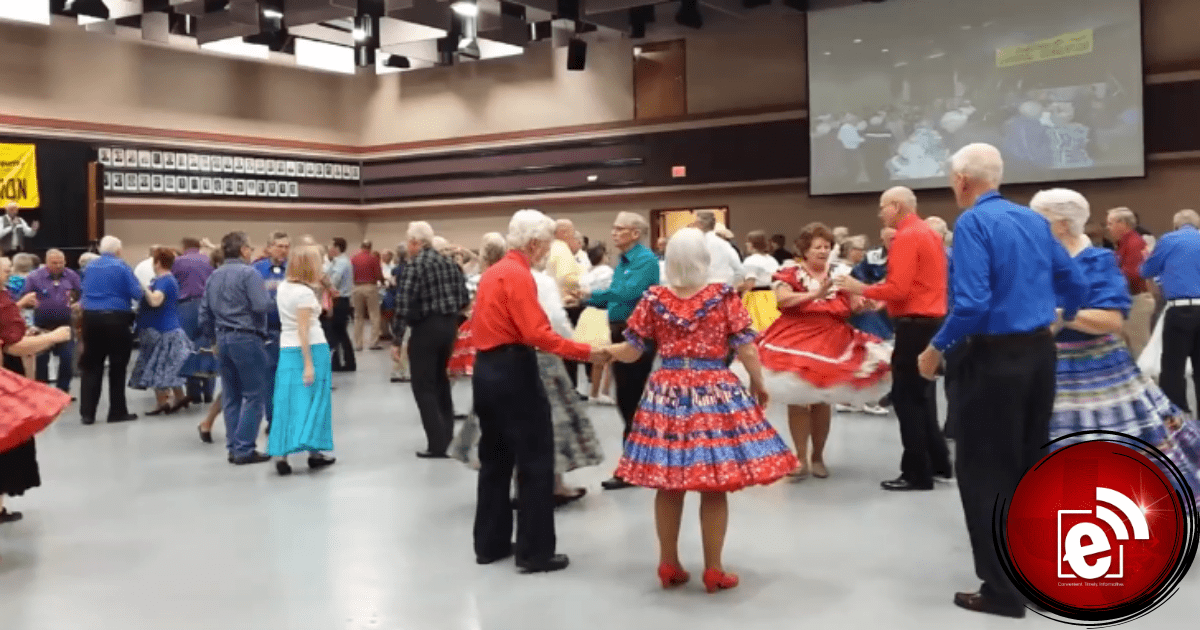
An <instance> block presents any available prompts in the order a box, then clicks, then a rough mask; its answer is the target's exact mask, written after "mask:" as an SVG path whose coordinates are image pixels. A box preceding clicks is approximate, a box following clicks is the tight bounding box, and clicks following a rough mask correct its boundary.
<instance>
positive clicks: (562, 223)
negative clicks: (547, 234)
mask: <svg viewBox="0 0 1200 630" xmlns="http://www.w3.org/2000/svg"><path fill="white" fill-rule="evenodd" d="M575 233H576V232H575V224H574V223H571V220H570V219H559V220H557V221H555V222H554V236H555V237H556V238H559V239H563V240H566V239H565V238H564V237H562V236H559V234H567V235H573V234H575Z"/></svg>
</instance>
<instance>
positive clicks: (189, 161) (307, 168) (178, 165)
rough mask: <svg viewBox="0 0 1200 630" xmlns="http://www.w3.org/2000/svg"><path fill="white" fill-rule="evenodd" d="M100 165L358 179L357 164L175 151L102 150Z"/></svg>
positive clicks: (358, 170)
mask: <svg viewBox="0 0 1200 630" xmlns="http://www.w3.org/2000/svg"><path fill="white" fill-rule="evenodd" d="M99 158H100V163H101V164H103V165H104V166H107V167H110V168H143V169H146V168H148V169H155V170H164V171H197V172H200V173H246V174H256V175H276V176H281V177H307V178H312V179H358V178H359V177H360V176H361V174H362V171H361V168H360V167H359V166H358V165H356V164H338V163H335V162H301V161H296V160H275V159H270V158H256V157H234V156H232V155H205V154H202V153H186V152H179V153H177V152H174V151H153V150H146V149H123V148H120V147H101V148H100V150H99Z"/></svg>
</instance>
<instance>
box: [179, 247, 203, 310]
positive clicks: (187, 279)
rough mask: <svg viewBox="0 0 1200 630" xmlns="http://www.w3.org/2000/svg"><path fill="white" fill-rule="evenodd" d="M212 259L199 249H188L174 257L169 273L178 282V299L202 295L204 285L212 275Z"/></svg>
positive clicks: (188, 298)
mask: <svg viewBox="0 0 1200 630" xmlns="http://www.w3.org/2000/svg"><path fill="white" fill-rule="evenodd" d="M212 272H213V266H212V260H210V259H209V257H208V256H206V255H205V254H201V253H200V251H199V250H195V249H189V250H188V251H187V253H185V254H184V255H182V256H180V257H179V258H176V259H175V264H173V265H171V273H172V274H174V275H175V281H176V282H178V283H179V299H180V300H190V299H193V298H198V297H200V296H202V295H204V285H206V284H208V277H209V276H211V275H212Z"/></svg>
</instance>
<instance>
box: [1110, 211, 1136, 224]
mask: <svg viewBox="0 0 1200 630" xmlns="http://www.w3.org/2000/svg"><path fill="white" fill-rule="evenodd" d="M1108 216H1109V217H1110V218H1113V219H1116V220H1118V221H1120V222H1121V223H1124V224H1125V225H1128V226H1129V227H1131V228H1135V227H1137V223H1138V221H1137V216H1136V215H1135V214H1133V210H1130V209H1129V208H1113V209H1112V210H1109V211H1108Z"/></svg>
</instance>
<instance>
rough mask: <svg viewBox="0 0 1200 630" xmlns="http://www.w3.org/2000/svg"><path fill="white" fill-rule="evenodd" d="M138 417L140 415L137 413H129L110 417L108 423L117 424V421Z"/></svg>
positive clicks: (126, 420) (127, 420)
mask: <svg viewBox="0 0 1200 630" xmlns="http://www.w3.org/2000/svg"><path fill="white" fill-rule="evenodd" d="M137 419H138V415H137V414H136V413H127V414H125V415H123V416H116V417H113V418H109V419H108V423H109V424H115V423H117V422H129V421H131V420H137Z"/></svg>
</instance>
